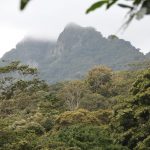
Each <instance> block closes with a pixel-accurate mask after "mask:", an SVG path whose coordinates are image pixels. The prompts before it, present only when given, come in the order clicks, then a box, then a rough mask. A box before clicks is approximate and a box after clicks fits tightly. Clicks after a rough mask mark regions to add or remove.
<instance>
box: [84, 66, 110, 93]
mask: <svg viewBox="0 0 150 150" xmlns="http://www.w3.org/2000/svg"><path fill="white" fill-rule="evenodd" d="M111 80H112V70H111V69H110V68H108V67H106V66H96V67H94V68H93V69H91V70H90V71H89V72H88V74H87V77H86V82H87V84H88V87H89V88H90V90H91V91H92V92H94V93H99V94H101V95H103V96H108V95H109V87H110V85H111Z"/></svg>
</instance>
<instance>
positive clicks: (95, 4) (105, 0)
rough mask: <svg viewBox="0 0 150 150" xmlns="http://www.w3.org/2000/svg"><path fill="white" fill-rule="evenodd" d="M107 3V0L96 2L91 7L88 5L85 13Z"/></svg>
mask: <svg viewBox="0 0 150 150" xmlns="http://www.w3.org/2000/svg"><path fill="white" fill-rule="evenodd" d="M107 3H108V0H103V1H99V2H96V3H94V4H93V5H92V6H91V7H89V8H88V9H87V11H86V13H87V14H88V13H89V12H91V11H94V10H95V9H97V8H100V7H102V6H103V5H104V4H107Z"/></svg>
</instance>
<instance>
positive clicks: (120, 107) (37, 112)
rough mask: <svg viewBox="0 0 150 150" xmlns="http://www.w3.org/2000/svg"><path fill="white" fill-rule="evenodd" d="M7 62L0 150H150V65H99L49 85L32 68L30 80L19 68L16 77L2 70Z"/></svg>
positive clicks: (0, 106) (1, 103)
mask: <svg viewBox="0 0 150 150" xmlns="http://www.w3.org/2000/svg"><path fill="white" fill-rule="evenodd" d="M13 65H14V64H13ZM8 66H12V64H10V65H8ZM8 66H4V67H1V68H0V70H2V71H1V73H0V75H1V77H2V78H1V81H3V82H0V85H6V84H7V83H9V86H6V87H5V93H3V92H2V93H1V95H0V150H13V149H15V150H60V149H62V150H63V149H64V150H91V149H92V150H100V149H102V150H128V149H147V148H150V145H149V140H150V137H149V134H150V132H149V129H150V128H149V116H150V115H149V114H150V113H149V110H150V109H149V104H150V103H149V100H150V95H149V93H150V91H149V89H150V72H149V70H148V69H147V70H145V71H144V74H143V73H142V72H143V70H139V71H128V72H127V71H125V72H113V71H111V69H110V68H107V67H104V66H97V67H95V68H94V69H91V70H90V71H89V73H88V74H87V76H86V77H85V79H83V80H81V81H78V80H76V81H67V82H63V83H57V84H54V85H48V84H47V83H45V82H44V81H41V80H40V79H37V76H34V74H33V75H32V73H31V72H30V73H29V74H28V75H31V76H30V77H32V78H21V77H23V76H22V73H21V72H20V74H18V76H20V78H17V79H15V78H14V77H12V74H8V72H7V73H6V72H4V70H5V69H6V68H9V67H8ZM17 66H21V65H20V64H18V65H17ZM25 68H26V67H25ZM28 68H30V67H29V66H28ZM6 70H7V69H6ZM10 71H13V72H16V71H17V70H16V69H13V70H10ZM5 73H6V74H5ZM9 73H10V72H9ZM140 74H142V75H141V76H139V77H138V79H137V80H136V77H137V76H138V75H140ZM6 75H7V78H8V77H9V78H11V79H12V81H13V82H11V81H9V80H4V79H5V76H6ZM25 76H26V75H25ZM91 81H94V82H91ZM133 83H134V84H133ZM107 84H109V86H107ZM94 85H96V86H94ZM132 85H133V86H132ZM104 86H106V87H107V88H104ZM93 87H94V88H93ZM102 87H103V88H102ZM131 87H132V88H131ZM9 91H12V92H9ZM104 91H105V92H104ZM10 93H11V94H10ZM104 93H105V94H104ZM7 94H9V95H10V96H6V95H7ZM76 99H77V101H75V100H76ZM68 101H69V102H71V103H69V104H71V105H72V106H73V107H71V108H73V109H70V107H68V106H70V105H68ZM74 102H75V103H74ZM77 102H78V104H77ZM139 129H140V130H139Z"/></svg>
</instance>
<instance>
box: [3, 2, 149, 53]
mask: <svg viewBox="0 0 150 150" xmlns="http://www.w3.org/2000/svg"><path fill="white" fill-rule="evenodd" d="M92 3H93V1H90V0H51V1H50V0H32V1H31V2H30V3H29V5H28V7H27V8H26V9H25V10H24V11H23V12H20V11H19V9H18V8H19V0H13V1H11V0H1V1H0V25H1V26H0V40H1V42H0V50H1V52H0V53H1V54H0V55H2V54H3V53H4V52H5V51H7V50H8V49H10V47H12V46H13V45H15V44H16V43H17V42H18V41H20V40H21V39H22V37H24V36H26V35H32V36H38V37H44V38H55V39H56V38H57V37H58V35H59V34H60V32H61V31H62V30H63V28H64V27H65V26H66V24H68V23H69V22H75V23H77V24H79V25H81V26H93V27H95V28H96V29H97V30H99V31H100V32H102V34H103V35H105V36H108V35H110V34H115V33H116V31H117V30H118V29H119V27H120V26H121V24H122V23H123V17H124V15H125V13H126V11H124V10H122V9H120V8H118V7H113V9H111V10H109V11H107V12H106V11H105V10H104V9H102V10H97V11H95V12H93V13H91V14H89V15H86V14H85V10H86V9H87V8H88V7H89V6H90V5H91V4H92ZM149 26H150V19H149V18H148V19H147V18H146V19H144V20H142V21H140V22H137V21H135V22H134V24H133V25H131V26H130V27H129V29H128V30H127V31H125V33H124V34H123V35H122V34H118V36H120V37H121V38H124V39H126V40H129V41H131V43H133V44H134V46H136V47H139V48H141V49H142V50H144V51H148V50H147V49H148V48H149V47H148V43H146V42H145V41H147V39H148V37H149V35H148V32H147V31H148V30H147V29H148V28H149ZM141 27H143V28H142V29H141ZM8 41H9V42H8ZM10 41H11V42H10ZM143 41H144V42H143Z"/></svg>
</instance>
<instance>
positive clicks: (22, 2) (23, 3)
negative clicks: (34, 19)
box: [20, 0, 30, 10]
mask: <svg viewBox="0 0 150 150" xmlns="http://www.w3.org/2000/svg"><path fill="white" fill-rule="evenodd" d="M29 1H30V0H21V2H20V10H23V9H24V8H25V7H26V5H27V4H28V2H29Z"/></svg>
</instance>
